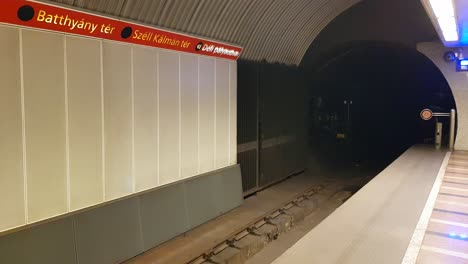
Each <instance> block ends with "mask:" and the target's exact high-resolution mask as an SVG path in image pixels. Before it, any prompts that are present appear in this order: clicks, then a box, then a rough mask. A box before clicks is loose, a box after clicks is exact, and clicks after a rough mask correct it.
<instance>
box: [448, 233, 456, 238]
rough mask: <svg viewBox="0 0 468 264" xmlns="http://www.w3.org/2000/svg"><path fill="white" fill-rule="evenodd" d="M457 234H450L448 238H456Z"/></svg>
mask: <svg viewBox="0 0 468 264" xmlns="http://www.w3.org/2000/svg"><path fill="white" fill-rule="evenodd" d="M456 236H457V234H456V233H455V232H450V234H449V237H456Z"/></svg>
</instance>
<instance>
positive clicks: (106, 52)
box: [102, 42, 133, 199]
mask: <svg viewBox="0 0 468 264" xmlns="http://www.w3.org/2000/svg"><path fill="white" fill-rule="evenodd" d="M130 51H131V50H130V46H127V45H121V44H114V43H110V42H103V54H102V55H103V69H104V71H103V79H104V123H105V127H104V135H105V142H104V145H105V185H106V186H105V192H106V193H105V195H106V199H113V198H117V197H121V196H123V195H125V194H129V193H131V192H132V189H133V177H132V101H131V100H132V89H131V87H132V84H131V54H130Z"/></svg>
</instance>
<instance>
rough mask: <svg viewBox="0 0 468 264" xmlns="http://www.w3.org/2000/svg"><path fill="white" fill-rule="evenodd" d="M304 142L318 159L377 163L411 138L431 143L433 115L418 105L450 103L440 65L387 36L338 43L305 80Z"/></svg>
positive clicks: (445, 106)
mask: <svg viewBox="0 0 468 264" xmlns="http://www.w3.org/2000/svg"><path fill="white" fill-rule="evenodd" d="M309 81H310V82H309V84H310V85H309V92H310V95H311V96H310V102H309V110H310V115H309V117H310V119H309V125H310V129H309V138H310V141H309V142H310V148H311V152H312V153H313V156H314V158H315V159H317V164H322V166H328V167H330V166H333V167H334V168H336V167H337V165H340V166H342V167H347V166H350V165H351V166H362V167H366V166H373V167H376V169H378V170H381V169H383V168H384V167H385V166H387V165H388V164H389V163H391V162H392V161H393V160H395V159H396V158H397V157H398V156H399V155H400V154H402V153H403V152H404V151H405V150H406V149H407V148H408V147H410V146H412V145H414V144H433V142H434V138H435V136H434V130H435V122H436V121H439V122H442V123H443V145H445V146H447V145H448V136H449V133H448V131H449V120H448V118H442V119H437V118H433V119H431V120H430V121H423V120H422V119H421V118H420V116H419V114H420V111H421V110H422V109H424V108H429V109H431V110H432V111H435V112H449V111H450V109H452V108H453V109H455V101H454V98H453V95H452V91H451V90H450V87H449V85H448V83H447V81H446V80H445V78H444V76H443V75H442V73H441V72H440V70H439V69H438V68H437V67H436V66H435V65H434V64H433V63H432V62H431V61H430V60H429V59H428V58H426V57H425V56H424V55H423V54H421V53H419V52H418V51H416V50H415V49H411V48H408V47H405V46H401V45H397V44H390V43H375V42H372V43H353V44H350V45H347V46H346V47H344V48H341V49H337V50H336V52H335V55H334V56H332V57H330V58H329V59H328V60H327V61H326V62H325V63H323V64H322V66H321V67H318V68H316V70H315V71H314V72H313V74H311V75H310V79H309Z"/></svg>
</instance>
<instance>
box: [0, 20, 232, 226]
mask: <svg viewBox="0 0 468 264" xmlns="http://www.w3.org/2000/svg"><path fill="white" fill-rule="evenodd" d="M20 32H22V33H20ZM0 57H1V58H2V59H1V60H0V78H1V79H2V85H1V86H0V131H1V134H2V136H1V137H0V208H1V210H0V232H1V231H3V230H5V229H9V228H13V227H18V226H21V225H23V224H25V223H30V222H35V221H38V220H42V219H46V218H49V217H52V216H56V215H60V214H64V213H67V212H69V211H73V210H77V209H81V208H86V207H88V206H91V205H96V204H99V203H101V202H103V201H104V200H111V199H115V198H121V197H123V196H126V195H128V194H132V193H135V192H138V191H142V190H146V189H150V188H153V187H155V186H157V185H162V184H168V183H172V182H175V181H178V180H180V179H183V178H189V177H192V176H195V175H198V174H201V173H206V172H210V171H212V170H214V169H217V168H222V167H225V166H228V165H231V164H234V163H235V162H236V155H237V153H236V129H237V128H236V121H237V120H236V119H237V114H236V111H237V110H236V109H237V98H236V97H237V87H236V86H237V84H236V83H237V75H236V73H237V69H236V63H235V62H229V61H226V60H222V59H219V60H217V59H214V58H209V57H201V56H196V55H189V54H182V53H178V52H170V51H162V50H157V49H152V48H146V47H141V46H137V45H123V44H118V43H115V42H107V41H100V40H95V39H89V38H80V37H75V36H65V35H63V34H54V33H50V32H41V31H37V30H26V29H21V30H20V29H18V28H13V27H3V26H0ZM21 58H22V59H21ZM22 94H23V95H22ZM23 124H24V126H23ZM23 142H24V144H23ZM23 161H24V162H23ZM23 168H24V171H23Z"/></svg>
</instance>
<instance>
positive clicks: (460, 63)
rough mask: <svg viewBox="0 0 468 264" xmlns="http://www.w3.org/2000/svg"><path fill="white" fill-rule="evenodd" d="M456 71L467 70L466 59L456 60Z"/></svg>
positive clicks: (467, 61)
mask: <svg viewBox="0 0 468 264" xmlns="http://www.w3.org/2000/svg"><path fill="white" fill-rule="evenodd" d="M457 71H468V60H458V61H457Z"/></svg>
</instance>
